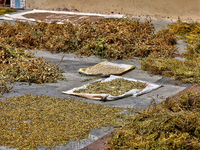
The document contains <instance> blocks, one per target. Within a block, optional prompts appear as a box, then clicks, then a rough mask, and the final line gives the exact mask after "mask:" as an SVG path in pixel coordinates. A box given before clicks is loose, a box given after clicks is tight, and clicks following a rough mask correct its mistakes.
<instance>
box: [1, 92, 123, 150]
mask: <svg viewBox="0 0 200 150" xmlns="http://www.w3.org/2000/svg"><path fill="white" fill-rule="evenodd" d="M121 111H122V108H115V107H108V106H102V105H98V104H92V103H87V102H82V101H78V100H74V99H72V98H67V99H63V98H55V97H49V96H36V95H23V96H18V97H12V98H7V99H6V100H3V101H0V118H1V123H0V135H1V136H0V145H1V146H9V147H14V148H18V149H20V150H21V149H36V148H38V147H40V146H45V147H46V148H52V147H55V146H59V145H65V144H67V143H68V142H69V141H70V140H79V139H82V138H86V137H87V136H88V133H89V131H90V129H96V128H103V127H114V125H115V123H116V122H117V121H119V119H120V118H121V117H122V116H123V115H121V114H120V112H121Z"/></svg>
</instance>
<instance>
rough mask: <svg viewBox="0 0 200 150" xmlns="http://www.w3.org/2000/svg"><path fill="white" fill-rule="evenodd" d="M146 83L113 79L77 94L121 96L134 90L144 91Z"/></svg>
mask: <svg viewBox="0 0 200 150" xmlns="http://www.w3.org/2000/svg"><path fill="white" fill-rule="evenodd" d="M146 86H147V84H146V83H142V82H135V81H129V80H126V79H123V78H119V79H113V80H111V81H107V82H102V81H101V82H95V83H92V84H90V85H88V86H87V87H86V88H84V89H79V90H75V91H74V92H75V93H94V94H110V95H112V96H119V95H122V94H125V93H126V92H128V91H130V90H132V89H144V88H145V87H146Z"/></svg>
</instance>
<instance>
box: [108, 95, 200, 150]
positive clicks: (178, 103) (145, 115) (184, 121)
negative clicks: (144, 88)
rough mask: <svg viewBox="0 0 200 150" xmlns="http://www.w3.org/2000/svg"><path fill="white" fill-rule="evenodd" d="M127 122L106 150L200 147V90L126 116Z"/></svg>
mask: <svg viewBox="0 0 200 150" xmlns="http://www.w3.org/2000/svg"><path fill="white" fill-rule="evenodd" d="M124 121H125V123H124V126H123V127H122V128H121V129H120V130H119V131H118V132H116V133H115V134H113V136H112V139H111V140H110V141H109V142H108V143H107V144H108V146H109V147H108V148H106V149H107V150H111V149H112V150H113V149H115V150H119V149H123V150H125V149H127V150H128V149H140V150H146V149H160V150H161V149H166V150H177V149H192V150H199V149H200V92H188V93H186V94H184V95H181V97H180V98H177V99H173V100H171V99H170V100H169V99H167V100H166V101H164V102H163V103H162V104H160V105H158V106H156V105H151V106H150V107H149V108H148V109H147V110H146V111H138V113H137V114H135V115H132V116H127V118H126V119H124Z"/></svg>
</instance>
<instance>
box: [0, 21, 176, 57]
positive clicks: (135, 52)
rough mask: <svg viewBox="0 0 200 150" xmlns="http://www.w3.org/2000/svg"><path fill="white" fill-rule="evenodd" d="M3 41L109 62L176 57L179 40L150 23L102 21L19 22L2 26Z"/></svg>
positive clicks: (1, 40)
mask: <svg viewBox="0 0 200 150" xmlns="http://www.w3.org/2000/svg"><path fill="white" fill-rule="evenodd" d="M0 37H1V38H0V42H4V43H7V44H10V45H12V46H14V47H24V48H26V49H46V50H48V51H52V52H66V53H75V54H79V55H85V56H91V55H96V56H99V57H101V58H107V59H128V58H133V57H134V56H138V57H146V56H148V55H149V54H150V53H151V52H155V51H156V52H160V53H162V54H163V55H167V56H168V55H169V56H171V55H173V54H174V52H175V51H176V49H177V48H176V46H175V45H174V44H175V43H176V37H175V36H174V35H173V34H171V33H170V32H169V31H168V30H163V31H158V32H155V30H154V26H153V24H152V23H151V22H150V21H146V22H140V21H139V20H136V21H133V20H131V19H102V20H100V21H98V22H89V21H87V20H85V21H83V22H82V23H80V24H79V25H73V24H72V23H70V22H69V23H66V24H56V23H51V24H49V23H44V22H40V23H39V22H38V23H35V24H32V23H27V22H16V23H15V25H11V24H9V23H3V24H1V25H0Z"/></svg>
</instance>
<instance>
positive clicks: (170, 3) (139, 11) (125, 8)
mask: <svg viewBox="0 0 200 150" xmlns="http://www.w3.org/2000/svg"><path fill="white" fill-rule="evenodd" d="M59 8H61V9H63V8H67V9H69V10H74V9H77V10H78V11H79V12H95V13H106V14H110V13H111V12H113V13H120V14H126V15H127V14H129V15H133V16H140V17H146V15H149V16H150V17H151V18H153V17H157V18H163V19H165V18H168V19H177V18H178V16H179V17H181V19H188V18H192V19H193V20H195V21H196V20H198V19H200V0H26V9H45V10H56V9H59Z"/></svg>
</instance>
